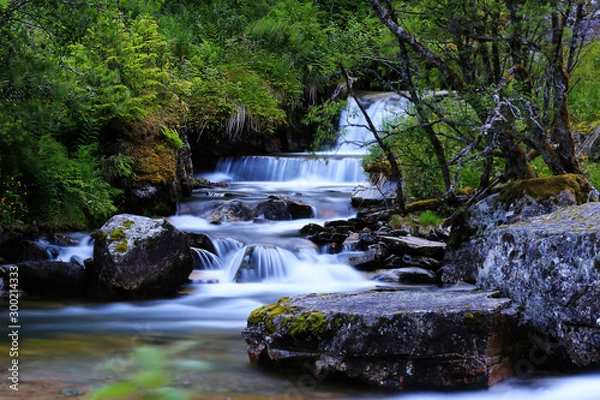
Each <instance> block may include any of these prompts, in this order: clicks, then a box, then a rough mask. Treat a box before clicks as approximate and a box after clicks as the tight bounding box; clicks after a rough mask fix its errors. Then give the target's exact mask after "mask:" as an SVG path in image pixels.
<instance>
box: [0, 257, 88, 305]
mask: <svg viewBox="0 0 600 400" xmlns="http://www.w3.org/2000/svg"><path fill="white" fill-rule="evenodd" d="M16 266H17V268H18V273H19V289H21V290H23V291H24V292H25V293H26V294H27V295H41V296H59V297H77V296H84V295H85V294H86V290H87V287H88V276H87V274H86V270H85V268H83V267H82V266H81V265H79V264H75V263H68V262H62V261H50V260H47V261H25V262H20V263H18V264H16ZM6 277H7V275H6V274H5V286H6V287H7V284H8V283H9V282H7V280H6Z"/></svg>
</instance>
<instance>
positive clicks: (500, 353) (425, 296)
mask: <svg viewBox="0 0 600 400" xmlns="http://www.w3.org/2000/svg"><path fill="white" fill-rule="evenodd" d="M517 333H518V327H517V317H516V310H515V309H514V308H513V307H512V302H511V301H510V300H508V299H500V298H494V295H493V293H492V292H481V291H466V290H454V291H451V290H385V291H371V292H365V293H335V294H309V295H300V296H296V297H293V298H282V299H280V300H279V301H278V302H277V303H275V304H271V305H267V306H263V307H261V308H258V309H256V310H254V311H253V312H252V313H251V314H250V316H249V318H248V325H247V327H246V329H244V331H243V332H242V337H243V338H244V340H245V341H246V343H247V350H248V355H249V358H250V360H251V361H252V362H254V363H258V364H260V365H266V366H270V367H273V368H276V369H279V370H287V371H291V372H296V373H300V372H302V371H304V370H306V369H308V370H309V371H310V372H311V373H312V374H313V375H314V376H315V377H318V378H324V377H326V376H332V377H342V378H350V379H352V380H356V381H359V382H366V383H369V384H371V385H376V386H379V387H383V388H390V389H401V388H426V389H443V388H462V389H465V388H486V387H489V386H491V385H493V384H495V383H496V382H499V381H501V380H503V379H505V378H506V377H508V376H510V375H511V374H512V368H511V362H510V359H509V354H511V352H512V351H513V347H516V346H514V344H515V342H516V341H517V339H518V337H519V335H518V334H517Z"/></svg>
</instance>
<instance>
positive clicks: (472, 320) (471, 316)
mask: <svg viewBox="0 0 600 400" xmlns="http://www.w3.org/2000/svg"><path fill="white" fill-rule="evenodd" d="M482 317H483V313H482V312H481V311H476V312H474V313H471V312H468V313H466V314H465V315H463V324H465V325H471V326H472V325H479V324H481V322H482Z"/></svg>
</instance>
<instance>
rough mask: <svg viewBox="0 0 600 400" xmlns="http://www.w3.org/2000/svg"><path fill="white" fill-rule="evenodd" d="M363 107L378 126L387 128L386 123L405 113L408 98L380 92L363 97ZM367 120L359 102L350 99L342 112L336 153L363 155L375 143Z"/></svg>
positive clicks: (378, 127)
mask: <svg viewBox="0 0 600 400" xmlns="http://www.w3.org/2000/svg"><path fill="white" fill-rule="evenodd" d="M361 102H362V104H363V106H364V108H365V109H366V111H367V114H368V115H369V118H370V119H371V122H373V125H375V127H376V128H377V129H385V127H386V124H387V123H388V122H390V121H393V119H394V118H397V117H398V116H399V115H402V114H404V113H405V112H406V106H407V102H406V99H404V98H402V97H400V96H399V95H398V94H396V93H380V94H376V95H368V96H364V97H362V98H361ZM367 126H368V124H367V120H366V118H365V116H364V115H363V114H362V113H361V112H360V109H359V108H358V105H357V104H356V101H355V100H354V99H353V98H351V97H350V98H348V105H347V106H346V108H345V109H344V110H343V111H342V113H341V115H340V120H339V123H338V128H339V129H340V130H341V131H342V133H343V134H342V135H340V137H339V138H338V141H337V145H336V147H335V149H334V150H333V152H334V153H336V154H358V155H364V154H365V153H366V152H367V146H368V145H370V144H373V143H375V138H374V137H373V133H372V132H371V131H370V130H369V129H367Z"/></svg>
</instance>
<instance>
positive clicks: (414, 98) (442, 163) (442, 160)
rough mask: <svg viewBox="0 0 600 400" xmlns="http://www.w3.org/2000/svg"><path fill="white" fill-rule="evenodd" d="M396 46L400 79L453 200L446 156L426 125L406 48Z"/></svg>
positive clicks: (429, 127)
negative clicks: (400, 66)
mask: <svg viewBox="0 0 600 400" xmlns="http://www.w3.org/2000/svg"><path fill="white" fill-rule="evenodd" d="M398 44H399V46H400V57H401V58H402V70H401V71H402V78H403V80H404V83H405V84H406V85H407V86H408V92H409V93H410V101H411V102H412V103H413V105H414V106H415V109H416V111H417V116H418V118H419V122H420V123H421V126H422V127H423V129H424V130H425V132H426V133H427V138H428V139H429V142H430V143H431V146H432V147H433V152H434V153H435V156H436V158H437V161H438V165H439V167H440V170H441V171H442V179H443V180H444V187H445V189H446V197H448V198H449V199H454V197H455V195H454V190H453V185H452V181H451V180H450V169H449V168H448V162H447V160H446V155H445V154H444V146H443V145H442V143H441V142H440V140H439V139H438V137H437V135H436V133H435V130H434V129H433V127H432V126H431V125H430V124H428V123H427V122H428V121H427V117H426V115H425V110H424V109H423V104H422V101H421V98H420V96H419V95H418V93H417V89H416V88H415V85H414V84H413V80H412V76H411V73H410V68H409V65H408V62H409V57H408V52H407V51H406V46H405V45H404V43H403V42H401V41H399V43H398Z"/></svg>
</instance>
